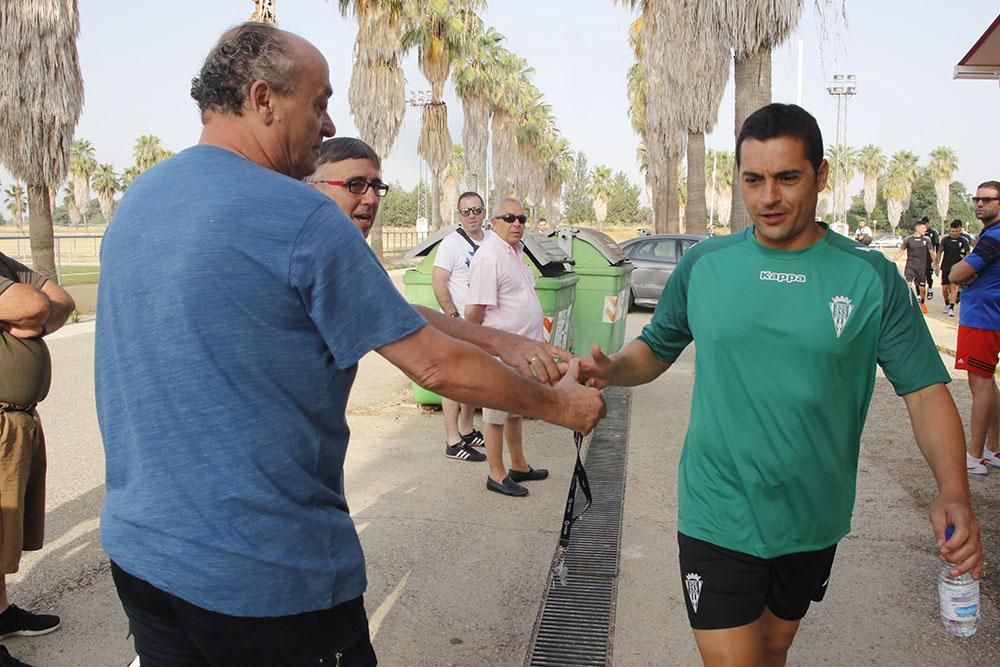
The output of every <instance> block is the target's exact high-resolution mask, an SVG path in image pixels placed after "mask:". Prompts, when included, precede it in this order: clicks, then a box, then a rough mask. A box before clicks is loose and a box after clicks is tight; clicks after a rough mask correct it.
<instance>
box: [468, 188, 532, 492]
mask: <svg viewBox="0 0 1000 667" xmlns="http://www.w3.org/2000/svg"><path fill="white" fill-rule="evenodd" d="M527 221H528V219H527V217H526V216H525V215H524V209H523V208H522V207H521V202H519V201H518V200H517V199H514V198H512V197H507V198H506V199H501V200H500V201H499V202H497V204H496V207H495V208H494V209H493V221H492V222H493V233H492V234H489V235H487V236H486V237H485V238H484V239H483V243H482V245H481V246H480V247H479V250H478V251H477V252H476V255H475V257H473V259H472V264H471V266H470V267H469V294H468V297H467V299H466V305H465V319H467V320H468V321H470V322H475V323H477V324H485V325H486V326H488V327H493V328H494V329H501V330H503V331H507V332H510V333H516V334H520V335H522V336H526V337H528V338H533V339H535V340H543V339H544V337H545V334H544V329H543V325H542V305H541V303H539V301H538V296H537V295H536V294H535V280H534V277H533V276H532V274H531V269H529V268H528V267H527V266H525V264H524V262H523V257H524V244H523V243H521V238H522V237H523V236H524V230H525V224H526V223H527ZM538 362H539V360H538V359H537V358H533V359H531V364H532V366H534V365H535V364H536V363H538ZM483 429H484V435H485V439H486V457H487V459H488V460H489V465H490V474H489V476H488V477H487V478H486V488H487V489H489V490H490V491H494V492H496V493H502V494H504V495H507V496H526V495H528V489H526V488H525V487H524V486H522V485H521V484H520V483H519V482H526V481H530V480H537V479H545V478H546V477H548V476H549V471H548V470H544V469H541V468H540V469H538V470H535V469H534V468H532V467H531V466H529V465H528V462H527V460H526V459H525V458H524V446H523V442H522V429H521V417H520V415H515V414H509V413H506V412H502V411H499V410H490V409H487V408H483ZM504 439H506V440H507V451H508V452H510V470H509V471H505V469H504V461H503V441H504Z"/></svg>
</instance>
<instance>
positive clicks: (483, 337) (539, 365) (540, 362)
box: [414, 306, 573, 384]
mask: <svg viewBox="0 0 1000 667" xmlns="http://www.w3.org/2000/svg"><path fill="white" fill-rule="evenodd" d="M414 308H416V309H417V311H418V312H419V313H420V314H421V315H423V316H424V319H425V320H427V323H428V324H430V325H431V326H432V327H434V328H435V329H437V330H438V331H441V332H442V333H445V334H448V335H449V336H451V337H452V338H457V339H459V340H464V341H465V342H467V343H472V344H473V345H475V346H476V347H478V348H479V349H481V350H483V351H484V352H487V353H488V354H492V355H493V356H495V357H500V359H502V360H503V362H504V363H505V364H508V365H510V366H513V367H514V368H516V369H518V370H519V371H520V372H521V374H522V375H525V376H527V377H534V378H535V379H536V380H538V381H539V382H544V383H546V384H555V383H556V382H558V381H559V378H561V377H562V376H563V373H565V372H566V364H568V363H569V360H570V359H571V358H572V356H573V355H571V354H570V353H569V352H567V351H566V350H564V349H562V348H559V347H556V346H555V345H549V344H548V343H543V342H542V341H538V340H532V339H530V338H525V337H524V336H518V335H517V334H512V333H507V332H506V331H500V330H499V329H493V328H491V327H485V326H481V325H480V324H478V323H475V322H470V321H466V320H463V319H460V318H457V317H448V316H447V315H444V314H442V313H439V312H438V311H436V310H434V309H432V308H425V307H424V306H414ZM556 360H558V362H557V361H556Z"/></svg>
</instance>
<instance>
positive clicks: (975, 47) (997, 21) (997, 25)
mask: <svg viewBox="0 0 1000 667" xmlns="http://www.w3.org/2000/svg"><path fill="white" fill-rule="evenodd" d="M997 29H1000V14H998V15H997V17H996V19H995V20H994V21H993V25H991V26H990V27H989V28H987V29H986V32H984V33H983V36H982V37H980V38H979V40H978V41H976V43H975V44H973V45H972V48H971V49H969V52H968V53H966V54H965V57H963V58H962V59H961V60H959V61H958V64H959V65H966V64H968V60H969V58H971V57H972V56H973V55H974V54H975V53H976V51H977V50H979V47H980V46H982V45H983V42H985V41H986V40H987V39H989V37H990V35H992V34H993V32H994V31H995V30H997Z"/></svg>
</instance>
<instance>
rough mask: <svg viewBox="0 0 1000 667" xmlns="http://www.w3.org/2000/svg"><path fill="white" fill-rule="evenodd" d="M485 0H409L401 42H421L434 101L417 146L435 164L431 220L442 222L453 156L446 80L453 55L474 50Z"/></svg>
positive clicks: (422, 120) (407, 45)
mask: <svg viewBox="0 0 1000 667" xmlns="http://www.w3.org/2000/svg"><path fill="white" fill-rule="evenodd" d="M485 4H486V3H485V1H484V0H435V1H433V2H417V3H410V4H408V5H407V11H405V12H404V21H405V29H404V32H403V36H402V39H401V40H400V43H401V44H402V46H403V49H404V50H409V49H411V48H413V47H416V48H417V62H418V63H419V65H420V71H421V72H423V74H424V76H425V77H427V81H428V82H429V83H430V84H431V101H430V104H425V105H424V106H423V111H422V113H421V118H420V141H419V143H418V144H417V151H418V152H419V153H420V157H422V158H423V160H424V162H426V163H427V166H428V167H430V170H431V174H432V176H431V204H432V205H431V226H432V228H433V229H435V230H437V229H440V227H441V209H440V194H439V190H440V175H441V170H442V169H444V167H445V165H446V164H447V163H448V160H449V159H450V157H451V145H452V144H451V133H450V132H449V131H448V107H447V106H446V105H445V103H444V102H443V101H442V99H441V98H442V96H443V95H444V84H445V82H446V81H447V80H448V76H449V74H450V73H451V64H452V62H453V61H455V60H458V59H461V58H462V57H464V56H465V55H466V53H467V52H469V51H470V50H471V47H470V45H471V44H472V43H473V39H472V37H473V36H474V34H475V31H476V30H477V28H478V26H480V25H481V22H480V21H479V18H478V17H477V16H476V15H475V10H476V9H479V8H481V7H483V6H485Z"/></svg>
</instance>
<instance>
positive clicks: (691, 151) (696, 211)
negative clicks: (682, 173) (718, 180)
mask: <svg viewBox="0 0 1000 667" xmlns="http://www.w3.org/2000/svg"><path fill="white" fill-rule="evenodd" d="M687 167H688V199H687V207H686V208H685V209H684V228H685V229H686V230H687V232H688V233H689V234H704V233H705V232H706V231H707V229H708V205H707V203H706V200H705V135H704V134H702V133H701V132H689V133H688V147H687Z"/></svg>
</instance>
